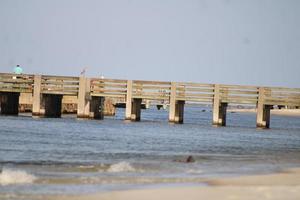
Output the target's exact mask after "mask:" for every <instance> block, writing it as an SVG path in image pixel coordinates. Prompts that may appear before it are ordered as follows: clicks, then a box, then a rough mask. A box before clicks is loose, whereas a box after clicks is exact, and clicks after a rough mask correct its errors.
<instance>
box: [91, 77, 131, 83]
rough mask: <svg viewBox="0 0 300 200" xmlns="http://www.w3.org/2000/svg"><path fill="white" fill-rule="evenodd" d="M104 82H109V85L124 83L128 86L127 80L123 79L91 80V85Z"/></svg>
mask: <svg viewBox="0 0 300 200" xmlns="http://www.w3.org/2000/svg"><path fill="white" fill-rule="evenodd" d="M102 82H106V83H107V82H109V83H123V84H127V80H122V79H105V78H104V79H99V78H91V83H102Z"/></svg>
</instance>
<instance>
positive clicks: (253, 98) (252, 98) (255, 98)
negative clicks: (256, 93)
mask: <svg viewBox="0 0 300 200" xmlns="http://www.w3.org/2000/svg"><path fill="white" fill-rule="evenodd" d="M221 98H222V99H241V100H255V101H257V100H258V98H257V97H252V96H231V95H226V96H225V95H222V96H221Z"/></svg>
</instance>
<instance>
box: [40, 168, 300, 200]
mask: <svg viewBox="0 0 300 200" xmlns="http://www.w3.org/2000/svg"><path fill="white" fill-rule="evenodd" d="M207 183H208V186H192V187H188V186H186V187H185V186H183V187H171V188H157V189H140V190H128V191H116V192H104V193H99V194H90V195H77V196H72V195H69V196H51V197H49V199H61V200H96V199H97V200H99V199H100V200H101V199H102V200H120V199H130V200H150V199H170V200H171V199H172V200H182V199H187V200H199V199H210V200H219V199H223V200H232V199H243V200H257V199H260V200H264V199H271V200H279V199H284V200H299V199H300V169H290V170H286V171H282V172H279V173H274V174H268V175H253V176H242V177H236V178H224V179H213V180H208V181H207ZM46 199H48V198H46Z"/></svg>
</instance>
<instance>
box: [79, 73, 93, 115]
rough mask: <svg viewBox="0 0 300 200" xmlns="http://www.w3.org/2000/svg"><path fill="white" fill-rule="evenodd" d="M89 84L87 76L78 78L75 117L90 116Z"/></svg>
mask: <svg viewBox="0 0 300 200" xmlns="http://www.w3.org/2000/svg"><path fill="white" fill-rule="evenodd" d="M90 84H91V81H90V79H89V78H85V77H82V76H81V77H80V78H79V90H78V106H77V117H78V118H89V117H90V101H91V96H90V91H91V89H90Z"/></svg>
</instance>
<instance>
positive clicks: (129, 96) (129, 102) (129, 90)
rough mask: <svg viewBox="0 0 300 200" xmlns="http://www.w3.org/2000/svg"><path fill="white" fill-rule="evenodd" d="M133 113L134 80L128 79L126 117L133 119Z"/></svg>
mask: <svg viewBox="0 0 300 200" xmlns="http://www.w3.org/2000/svg"><path fill="white" fill-rule="evenodd" d="M131 113H132V80H128V81H127V93H126V111H125V119H126V120H131Z"/></svg>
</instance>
